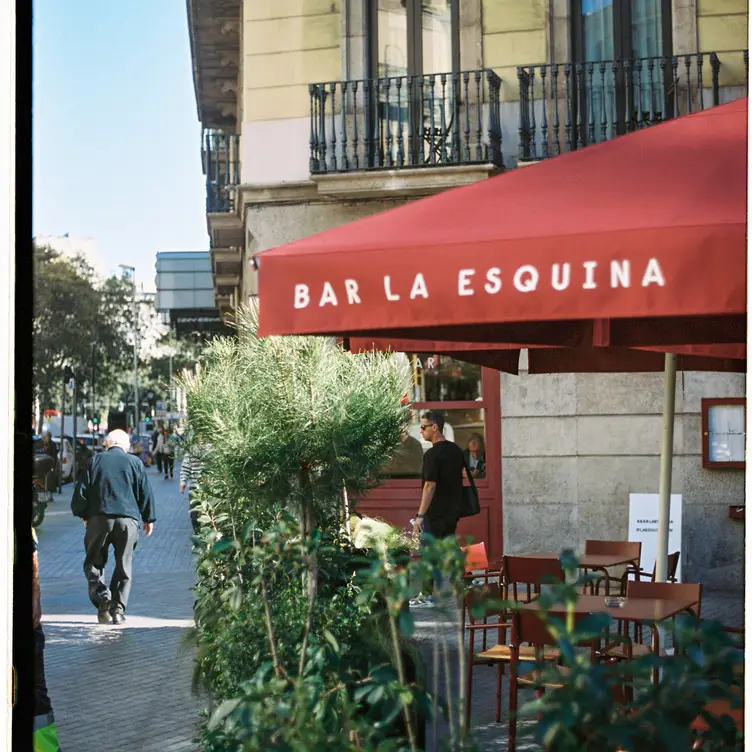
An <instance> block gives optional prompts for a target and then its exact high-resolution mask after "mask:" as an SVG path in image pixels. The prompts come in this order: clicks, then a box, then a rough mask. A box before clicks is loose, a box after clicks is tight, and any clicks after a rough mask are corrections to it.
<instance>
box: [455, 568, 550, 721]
mask: <svg viewBox="0 0 752 752" xmlns="http://www.w3.org/2000/svg"><path fill="white" fill-rule="evenodd" d="M502 572H503V573H504V575H503V582H499V583H495V582H488V583H487V584H486V585H485V587H483V588H482V589H478V588H476V589H473V590H471V591H469V592H468V594H467V596H466V598H465V612H466V613H467V614H468V618H469V619H470V623H469V624H468V625H467V626H466V628H467V630H468V631H469V632H470V644H469V647H468V655H467V706H466V708H467V717H468V720H469V718H470V710H471V703H472V686H473V668H474V667H475V666H478V665H486V666H490V665H495V666H496V672H497V673H496V722H497V723H499V722H500V721H501V677H502V674H503V673H504V666H505V664H507V663H509V661H510V660H511V650H510V647H509V645H508V644H506V643H507V640H506V636H507V630H508V629H509V628H510V626H511V622H510V621H509V615H508V613H505V612H504V610H503V609H501V608H498V607H496V608H492V609H489V610H487V611H486V613H485V614H484V616H483V618H482V619H480V618H477V617H474V616H473V613H472V609H473V606H475V605H476V604H478V603H480V602H483V600H485V599H488V598H494V599H496V598H498V599H504V600H507V599H509V598H512V599H513V600H516V601H518V600H522V601H530V600H532V599H533V598H534V597H535V596H538V595H540V589H541V581H542V580H544V579H546V578H549V579H553V580H556V581H559V582H563V581H564V571H563V570H562V568H561V564H560V563H559V562H558V561H556V560H555V559H535V558H528V557H523V556H505V557H504V563H503V565H502ZM518 585H524V586H525V595H526V597H525V598H520V597H519V589H518ZM489 618H494V619H495V620H496V621H494V622H489ZM491 629H494V630H496V632H497V637H498V639H497V643H496V644H495V645H494V646H493V647H491V648H488V649H487V647H486V637H487V634H488V631H489V630H491ZM476 632H481V633H482V634H483V648H482V651H481V652H480V653H478V654H477V655H476V653H475V633H476ZM519 654H520V656H521V657H522V659H523V660H534V659H535V656H536V653H535V651H534V649H533V648H532V647H528V646H522V647H521V648H520V650H519ZM558 658H559V650H558V649H557V648H548V649H546V650H545V651H544V652H543V653H542V660H547V661H556V660H558Z"/></svg>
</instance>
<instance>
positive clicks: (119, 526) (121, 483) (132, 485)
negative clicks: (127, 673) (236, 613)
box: [71, 429, 156, 624]
mask: <svg viewBox="0 0 752 752" xmlns="http://www.w3.org/2000/svg"><path fill="white" fill-rule="evenodd" d="M105 446H106V447H107V451H105V452H101V453H99V454H95V455H94V457H92V459H91V461H90V462H89V465H88V467H87V469H86V472H85V474H84V475H83V477H82V478H81V480H80V481H79V482H78V484H77V485H76V490H75V492H74V494H73V501H72V502H71V509H72V511H73V514H74V515H76V517H80V518H81V519H82V520H83V521H84V527H85V528H86V534H85V536H84V547H85V549H86V557H85V559H84V574H85V575H86V579H87V580H88V582H89V599H90V600H91V602H92V604H93V605H94V607H95V608H96V609H97V616H98V619H99V623H100V624H109V623H110V622H112V623H114V624H121V623H122V622H124V621H125V610H126V607H127V605H128V595H129V593H130V590H131V583H132V577H131V575H132V569H133V553H134V550H135V548H136V543H137V542H138V529H139V521H143V525H144V535H146V536H147V537H148V536H149V535H151V533H152V530H153V529H154V521H155V519H156V514H155V508H154V507H155V504H154V494H153V492H152V490H151V486H150V485H149V479H148V478H147V477H146V468H144V465H143V463H142V462H141V460H140V459H139V458H138V457H136V456H134V455H132V454H129V453H128V449H129V447H130V440H129V438H128V434H126V433H125V431H122V430H119V429H117V430H115V431H112V432H111V433H109V434H108V435H107V440H106V443H105ZM110 545H112V547H113V548H114V551H115V568H114V571H113V573H112V580H111V582H110V586H109V587H107V585H106V583H105V580H104V568H105V565H106V564H107V556H108V552H109V548H110Z"/></svg>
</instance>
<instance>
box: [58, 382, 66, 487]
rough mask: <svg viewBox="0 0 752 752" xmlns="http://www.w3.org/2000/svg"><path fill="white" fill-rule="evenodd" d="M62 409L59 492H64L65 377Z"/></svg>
mask: <svg viewBox="0 0 752 752" xmlns="http://www.w3.org/2000/svg"><path fill="white" fill-rule="evenodd" d="M62 403H63V405H62V409H61V410H60V457H59V458H58V463H57V492H58V493H62V492H63V457H64V456H65V454H64V452H63V448H64V447H63V436H65V376H63V399H62Z"/></svg>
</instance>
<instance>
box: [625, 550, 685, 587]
mask: <svg viewBox="0 0 752 752" xmlns="http://www.w3.org/2000/svg"><path fill="white" fill-rule="evenodd" d="M667 561H668V564H667V567H666V579H667V580H668V582H676V572H677V571H678V569H679V551H675V552H674V553H673V554H669V555H668V560H667ZM630 574H631V575H634V579H635V581H640V580H641V579H642V578H643V577H644V578H646V579H649V580H650V582H655V565H653V571H652V572H648V571H647V570H646V569H633V568H632V567H630V568H629V569H628V570H627V577H629V575H630Z"/></svg>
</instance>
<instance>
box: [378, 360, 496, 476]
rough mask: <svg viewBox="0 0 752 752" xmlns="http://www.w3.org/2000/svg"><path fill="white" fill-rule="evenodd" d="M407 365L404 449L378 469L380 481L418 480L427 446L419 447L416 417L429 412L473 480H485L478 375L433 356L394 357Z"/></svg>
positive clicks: (480, 379)
mask: <svg viewBox="0 0 752 752" xmlns="http://www.w3.org/2000/svg"><path fill="white" fill-rule="evenodd" d="M394 357H396V358H401V359H404V360H405V361H407V362H408V363H409V367H410V370H411V372H412V381H413V393H412V395H411V397H412V400H411V401H412V410H411V414H410V425H409V426H408V429H407V432H406V434H405V436H404V437H403V443H402V445H401V446H400V447H399V449H398V450H397V452H396V453H395V455H394V456H393V457H392V459H391V460H390V461H389V462H387V463H386V465H385V466H384V468H383V469H382V473H381V475H382V477H385V478H394V479H408V478H420V476H421V470H422V467H423V454H424V453H425V452H426V451H427V450H428V449H430V448H431V444H430V443H429V442H427V441H423V437H422V436H421V433H420V417H421V415H423V413H425V412H427V411H428V410H436V411H438V412H440V413H441V414H442V415H443V416H444V420H445V421H446V422H445V424H444V436H446V438H447V439H448V440H449V441H453V442H454V443H455V444H457V445H458V446H459V447H460V449H462V450H463V451H465V453H466V459H467V462H468V464H469V465H470V467H471V468H472V469H473V470H474V477H475V478H477V479H483V478H485V477H486V409H485V407H484V402H483V385H482V382H483V369H482V368H481V367H480V366H478V365H475V364H474V363H465V362H463V361H460V360H456V359H454V358H451V357H448V356H446V355H438V354H435V353H395V355H394Z"/></svg>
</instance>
